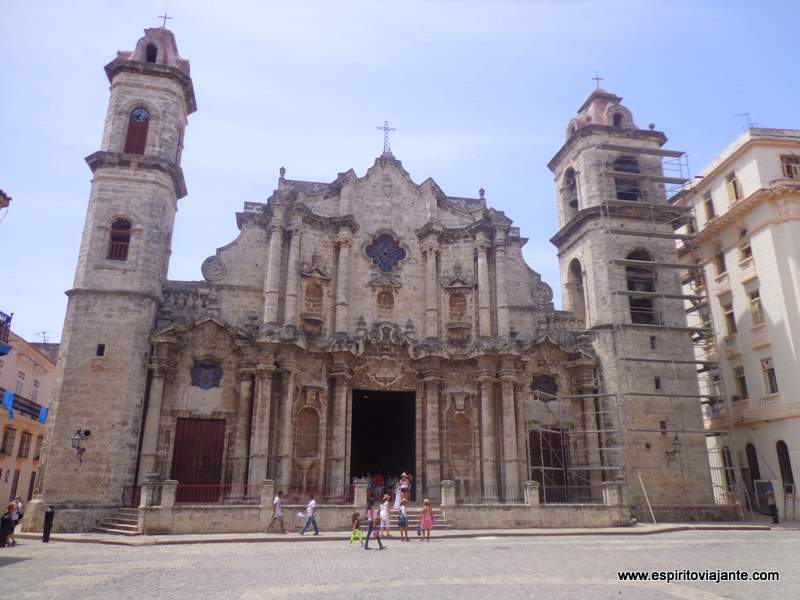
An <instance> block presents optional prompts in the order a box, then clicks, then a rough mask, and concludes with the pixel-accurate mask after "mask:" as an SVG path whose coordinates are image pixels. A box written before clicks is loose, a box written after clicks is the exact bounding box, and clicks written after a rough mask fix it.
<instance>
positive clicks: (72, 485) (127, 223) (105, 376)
mask: <svg viewBox="0 0 800 600" xmlns="http://www.w3.org/2000/svg"><path fill="white" fill-rule="evenodd" d="M105 71H106V74H107V75H108V79H109V81H110V82H111V97H110V100H109V103H108V111H107V113H106V118H105V129H104V131H103V138H102V142H101V146H100V150H99V151H97V152H95V153H93V154H91V155H90V156H88V157H87V159H86V161H87V163H88V164H89V168H90V169H91V170H92V173H93V178H92V187H91V192H90V195H89V207H88V210H87V213H86V222H85V225H84V229H83V236H82V239H81V245H80V254H79V256H78V265H77V268H76V272H75V282H74V285H73V287H72V289H70V290H68V291H67V296H68V297H69V301H68V305H67V314H66V320H65V323H64V332H63V336H62V338H61V348H60V353H59V360H58V368H57V375H56V387H55V402H54V411H53V412H54V414H53V415H52V424H51V428H50V431H49V433H48V435H47V438H46V439H47V445H46V449H45V452H44V460H45V465H46V467H45V472H44V476H43V478H41V479H40V481H41V484H40V486H39V490H38V492H39V494H38V495H39V498H38V503H39V504H40V506H39V507H35V506H34V505H35V503H36V500H35V501H34V502H32V507H31V508H32V509H34V510H35V509H37V508H38V509H40V508H41V505H42V504H48V505H51V506H53V507H55V508H56V510H57V511H58V518H57V520H56V527H57V528H58V529H64V530H70V531H81V530H87V529H91V527H92V526H93V523H94V521H95V519H97V518H98V517H100V516H103V515H104V514H106V513H108V512H110V511H112V510H113V509H114V508H115V507H118V506H120V504H121V502H122V501H123V495H124V494H125V493H126V492H129V491H130V490H129V486H131V485H132V484H133V483H134V478H135V471H136V469H137V453H138V448H139V439H140V431H141V428H142V415H143V402H144V398H145V393H146V389H147V387H148V380H149V378H148V366H147V365H148V356H149V353H150V339H149V338H150V333H151V331H152V330H153V326H154V321H155V315H156V310H157V307H158V304H159V302H160V299H161V293H162V287H163V283H164V281H165V279H166V275H167V267H168V263H169V255H170V245H171V237H172V229H173V225H174V222H175V212H176V210H177V200H178V199H179V198H182V197H184V196H185V195H186V185H185V183H184V179H183V172H182V171H181V167H180V160H181V151H182V149H183V135H184V129H185V127H186V124H187V117H188V115H190V114H191V113H193V112H194V111H195V110H196V108H197V107H196V104H195V97H194V89H193V86H192V80H191V78H190V77H189V62H188V61H187V60H185V59H182V58H181V57H180V56H179V55H178V49H177V46H176V44H175V36H174V35H173V34H172V32H170V31H168V30H167V29H165V28H153V29H146V30H145V35H144V37H142V38H141V39H140V40H139V41H138V43H137V44H136V49H135V50H134V51H132V52H130V51H127V52H118V53H117V57H116V58H115V59H114V60H113V61H112V62H110V63H109V64H108V65H106V67H105ZM76 431H82V432H86V431H89V432H91V433H90V435H88V437H85V439H81V440H77V439H76V440H74V442H73V437H75V432H76ZM75 443H77V444H78V445H79V446H80V448H75V447H74V444H75ZM37 512H38V511H37ZM40 519H41V515H40V514H36V515H35V516H32V517H31V519H30V520H29V521H28V522H27V524H26V528H38V527H39V526H40V523H41V520H40Z"/></svg>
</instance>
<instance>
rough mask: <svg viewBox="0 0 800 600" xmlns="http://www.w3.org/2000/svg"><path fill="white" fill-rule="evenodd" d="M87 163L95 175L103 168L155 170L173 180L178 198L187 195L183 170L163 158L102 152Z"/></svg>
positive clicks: (90, 156) (94, 155)
mask: <svg viewBox="0 0 800 600" xmlns="http://www.w3.org/2000/svg"><path fill="white" fill-rule="evenodd" d="M86 163H87V164H88V165H89V168H90V169H91V170H92V173H95V172H96V171H97V169H99V168H101V167H140V168H144V169H155V170H157V171H161V172H162V173H166V174H167V175H169V176H170V177H171V178H172V184H173V186H174V188H175V197H176V198H183V197H184V196H186V194H187V191H186V182H185V181H184V179H183V170H182V169H181V168H180V167H179V166H178V165H176V164H174V163H171V162H169V161H167V160H164V159H163V158H157V157H155V156H145V155H142V154H125V153H123V152H106V151H104V150H100V151H98V152H95V153H94V154H90V155H89V156H87V157H86Z"/></svg>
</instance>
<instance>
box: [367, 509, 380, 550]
mask: <svg viewBox="0 0 800 600" xmlns="http://www.w3.org/2000/svg"><path fill="white" fill-rule="evenodd" d="M366 515H367V539H366V540H365V541H364V550H369V538H370V536H371V535H372V532H373V531H374V532H375V539H376V540H378V550H383V542H381V527H380V514H379V513H378V511H377V510H375V503H374V502H373V501H372V500H368V501H367V512H366Z"/></svg>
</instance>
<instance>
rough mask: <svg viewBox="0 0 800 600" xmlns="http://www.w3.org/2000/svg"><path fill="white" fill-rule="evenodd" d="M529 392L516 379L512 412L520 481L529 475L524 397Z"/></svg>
mask: <svg viewBox="0 0 800 600" xmlns="http://www.w3.org/2000/svg"><path fill="white" fill-rule="evenodd" d="M529 393H530V391H529V390H527V389H526V386H525V384H524V383H520V382H519V380H518V381H517V382H516V384H515V385H514V414H515V415H516V417H517V464H518V465H519V468H518V471H519V480H520V481H525V480H527V479H529V478H530V476H531V475H530V473H529V472H528V456H527V454H528V451H527V445H528V444H527V438H528V425H527V423H526V420H525V399H526V398H527V397H528V394H529Z"/></svg>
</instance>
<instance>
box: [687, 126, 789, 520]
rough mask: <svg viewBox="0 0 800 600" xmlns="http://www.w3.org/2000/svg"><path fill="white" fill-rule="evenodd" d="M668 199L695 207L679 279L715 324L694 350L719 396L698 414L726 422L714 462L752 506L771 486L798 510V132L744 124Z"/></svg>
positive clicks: (783, 506) (782, 502) (782, 505)
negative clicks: (730, 470) (712, 368)
mask: <svg viewBox="0 0 800 600" xmlns="http://www.w3.org/2000/svg"><path fill="white" fill-rule="evenodd" d="M676 203H677V204H678V205H681V206H686V207H692V208H693V209H694V214H695V223H694V224H693V226H692V228H693V230H694V232H693V233H694V240H693V243H692V244H687V245H685V246H683V248H682V254H683V256H684V259H685V260H687V261H688V262H696V263H698V264H699V265H701V269H702V275H701V276H699V277H687V279H686V280H685V283H686V285H687V292H688V293H697V292H698V291H700V292H703V293H705V294H707V296H708V298H709V301H708V303H707V304H703V305H700V306H697V307H693V308H697V310H693V311H692V312H693V314H694V315H695V317H694V318H695V319H696V320H700V321H705V322H706V323H707V324H708V325H711V323H712V322H713V327H714V340H713V343H712V344H709V345H704V346H702V347H700V346H699V347H698V352H699V353H700V354H702V355H703V356H709V355H711V354H715V355H716V357H717V359H718V361H719V364H720V371H719V376H718V377H717V378H716V379H715V380H714V381H712V382H711V385H714V386H716V387H717V389H718V391H719V392H720V393H721V394H725V395H726V396H727V398H726V400H727V401H726V402H721V403H719V404H718V405H716V406H710V407H709V410H708V413H707V416H708V417H709V422H721V421H725V420H730V421H732V423H733V426H734V435H733V436H732V437H731V443H730V445H725V446H723V445H721V446H719V447H718V448H717V450H718V451H719V453H720V454H721V461H722V463H723V464H726V465H734V464H737V463H738V464H739V465H740V468H741V472H742V476H743V480H744V483H745V488H746V492H747V499H746V501H747V502H748V503H749V504H750V505H751V506H752V507H753V508H754V509H756V510H761V511H762V512H766V503H765V496H764V494H765V492H766V490H767V489H768V488H769V487H770V486H771V487H772V488H773V489H774V491H775V495H776V499H777V502H778V507H779V510H781V512H783V514H784V515H785V516H787V517H788V518H797V514H798V513H797V511H798V509H799V508H800V507H798V506H797V504H798V502H797V492H796V482H797V481H798V474H799V472H798V471H797V469H798V466H800V368H798V367H799V366H800V356H798V353H800V347H798V344H800V131H796V130H787V129H763V128H751V129H748V130H747V131H745V132H744V133H743V134H742V135H741V136H739V138H737V139H736V140H735V141H734V142H733V143H732V144H731V145H730V146H729V147H728V148H726V149H725V150H724V151H723V152H722V153H721V154H720V155H719V156H717V157H716V158H715V159H714V160H713V161H712V162H711V163H710V164H709V165H708V166H707V167H706V168H705V169H703V170H702V171H701V173H700V174H699V175H698V176H697V177H695V178H694V179H693V181H692V183H691V185H690V186H689V187H688V188H687V190H686V191H685V192H683V193H682V194H681V195H680V197H679V198H678V199H677V201H676ZM689 233H692V232H691V231H690V232H689ZM726 406H727V409H726Z"/></svg>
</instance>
